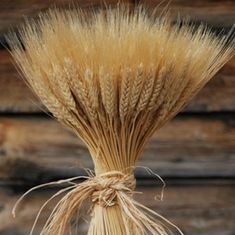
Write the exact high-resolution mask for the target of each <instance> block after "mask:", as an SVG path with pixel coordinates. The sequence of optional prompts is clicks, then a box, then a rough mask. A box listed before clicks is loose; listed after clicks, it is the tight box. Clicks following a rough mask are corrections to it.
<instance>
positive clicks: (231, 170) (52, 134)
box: [0, 116, 235, 185]
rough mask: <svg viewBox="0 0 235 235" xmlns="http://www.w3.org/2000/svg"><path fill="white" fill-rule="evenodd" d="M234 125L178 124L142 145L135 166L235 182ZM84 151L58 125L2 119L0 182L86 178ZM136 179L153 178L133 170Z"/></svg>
mask: <svg viewBox="0 0 235 235" xmlns="http://www.w3.org/2000/svg"><path fill="white" fill-rule="evenodd" d="M234 137H235V123H234V116H230V117H227V116H225V117H223V116H222V117H214V118H207V117H200V116H199V117H190V116H186V117H181V118H176V119H175V120H173V121H172V122H170V123H169V124H167V125H166V126H165V127H163V128H162V129H161V130H159V131H158V132H157V133H155V134H154V136H153V137H152V139H151V140H150V141H149V142H148V144H147V145H146V149H145V151H144V153H143V156H142V157H141V158H140V160H139V162H138V163H137V165H139V166H147V167H150V168H151V169H152V170H154V171H155V172H157V173H158V174H159V175H161V176H162V177H183V178H185V177H186V178H187V177H197V178H198V177H202V178H203V177H216V178H218V177H235V148H234V146H235V138H234ZM82 167H88V168H92V163H91V159H90V157H89V153H88V151H87V149H86V147H85V145H84V144H83V143H82V142H81V141H79V139H78V138H77V137H76V136H75V135H73V134H72V133H71V132H70V131H69V130H66V129H64V128H63V127H62V126H61V125H60V124H58V123H57V122H56V121H52V120H50V119H44V118H23V117H22V118H17V119H15V118H0V179H1V180H3V181H4V180H5V181H6V182H11V181H16V182H22V181H26V182H27V183H28V184H29V185H31V184H35V183H37V184H38V183H41V182H45V181H47V180H49V179H59V178H64V177H70V176H71V177H72V176H75V175H76V176H77V175H80V174H84V170H82V169H81V168H82ZM136 174H137V177H147V178H149V177H150V178H152V177H153V176H151V175H149V174H148V173H147V172H146V170H144V169H141V168H137V169H136Z"/></svg>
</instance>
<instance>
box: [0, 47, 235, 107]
mask: <svg viewBox="0 0 235 235" xmlns="http://www.w3.org/2000/svg"><path fill="white" fill-rule="evenodd" d="M234 71H235V58H233V59H232V60H231V61H230V62H229V63H228V64H227V65H225V66H224V68H222V69H221V71H220V72H219V73H218V74H217V75H216V76H215V77H214V78H213V79H212V80H211V81H210V82H209V83H208V84H207V85H206V86H205V88H204V89H203V90H202V91H200V93H199V94H198V95H197V96H196V97H195V98H194V99H193V100H192V101H191V102H190V104H189V106H188V107H187V108H186V110H185V111H187V112H192V111H198V112H210V111H234V110H235V102H234V101H235V72H234ZM42 108H43V106H42V104H41V103H40V102H39V100H38V99H37V98H36V97H35V96H34V94H33V93H32V92H31V90H30V89H29V88H28V87H27V86H26V84H25V83H24V82H23V79H21V78H20V75H19V74H18V73H17V70H16V69H15V68H14V65H13V61H12V60H11V58H10V55H9V53H8V52H7V51H5V50H0V112H41V110H42Z"/></svg>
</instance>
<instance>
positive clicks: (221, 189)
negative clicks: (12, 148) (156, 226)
mask: <svg viewBox="0 0 235 235" xmlns="http://www.w3.org/2000/svg"><path fill="white" fill-rule="evenodd" d="M137 191H141V192H143V194H136V199H137V200H138V201H140V202H141V203H143V204H145V205H146V206H148V207H150V208H151V209H153V210H155V211H157V212H159V213H160V214H162V215H164V216H165V217H166V218H168V219H169V220H170V221H172V222H174V223H175V224H177V225H178V226H179V227H180V228H182V230H183V232H184V233H185V235H198V234H200V235H233V234H234V231H235V224H234V219H235V197H234V194H235V187H234V184H232V185H230V184H226V183H224V182H222V183H221V184H220V183H218V184H217V185H211V184H206V185H200V184H199V185H198V184H196V185H195V184H194V183H193V182H191V184H190V185H168V186H167V189H166V191H165V194H164V201H163V202H160V201H158V200H154V197H155V196H156V195H157V194H159V193H160V188H159V187H157V186H155V185H154V186H153V187H152V188H146V187H138V188H137ZM53 193H55V191H53V190H50V191H48V190H46V189H44V190H41V191H38V192H36V193H33V194H32V195H30V196H29V197H27V198H26V200H25V201H23V203H22V204H21V206H20V208H19V210H18V211H17V217H16V218H15V219H13V218H12V216H11V209H12V207H13V205H14V203H15V201H16V200H17V198H19V196H20V195H21V193H20V194H17V193H15V192H14V191H12V190H11V189H9V188H8V189H7V188H1V190H0V221H1V223H0V234H2V235H16V234H17V235H25V234H28V233H29V230H30V228H31V226H32V224H33V221H34V219H35V216H36V213H37V212H38V210H39V208H40V206H42V204H43V202H45V201H46V200H47V199H48V198H49V197H50V196H51V195H52V194H53ZM51 208H52V205H49V206H48V207H47V208H46V209H45V211H44V212H43V213H42V217H41V219H40V220H39V223H38V227H37V228H36V231H35V235H36V234H39V231H40V228H41V226H42V224H43V221H44V220H45V218H47V216H48V215H49V212H50V211H51ZM82 215H83V216H85V218H87V217H88V216H87V215H86V214H85V210H83V211H82ZM88 221H89V218H88ZM87 227H88V224H87V223H85V222H84V220H83V219H82V218H81V219H80V220H79V228H80V229H81V230H80V231H79V234H80V235H83V234H84V235H85V234H86V233H85V231H86V229H87ZM76 234H77V233H76Z"/></svg>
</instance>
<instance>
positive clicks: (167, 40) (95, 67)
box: [8, 6, 235, 235]
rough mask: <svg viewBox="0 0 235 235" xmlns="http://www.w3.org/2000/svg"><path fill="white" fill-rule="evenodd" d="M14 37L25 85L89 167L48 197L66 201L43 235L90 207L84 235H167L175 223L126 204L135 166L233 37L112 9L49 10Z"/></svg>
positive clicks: (227, 53)
mask: <svg viewBox="0 0 235 235" xmlns="http://www.w3.org/2000/svg"><path fill="white" fill-rule="evenodd" d="M20 38H21V40H19V39H18V37H17V36H16V35H14V34H11V35H10V37H9V38H8V40H9V42H10V45H11V49H12V55H13V57H14V59H15V61H16V63H17V65H18V67H19V68H20V71H21V72H22V74H23V76H24V77H25V79H26V81H27V83H28V84H29V85H30V86H31V87H32V89H33V90H34V91H35V93H36V94H37V95H38V96H39V98H40V99H41V100H42V102H43V103H44V104H45V106H46V107H47V108H48V110H49V111H50V112H51V113H52V114H53V115H54V117H56V118H57V119H58V120H59V121H60V122H61V123H63V124H65V125H66V126H69V127H70V128H72V129H73V131H74V132H75V133H76V134H77V135H78V136H79V138H80V139H82V140H83V141H84V142H85V143H86V145H87V147H88V149H89V151H90V154H91V157H92V159H93V161H94V165H95V175H94V176H89V177H87V180H85V181H84V182H83V183H80V184H77V183H74V182H73V180H68V181H64V182H67V183H70V184H69V185H70V186H69V187H68V188H66V189H64V190H62V191H60V192H59V193H58V194H56V195H54V197H56V196H57V195H59V194H60V193H65V195H64V197H63V198H62V199H61V200H60V201H59V202H58V204H57V205H56V207H55V209H54V210H53V212H52V214H51V216H50V217H49V218H48V221H47V222H46V224H45V226H44V228H43V229H42V232H41V234H45V235H49V234H50V235H62V234H66V232H67V231H69V227H70V222H71V221H72V220H73V218H74V217H75V216H76V212H77V210H79V208H80V207H81V206H82V204H83V201H85V200H87V199H88V200H90V202H91V204H92V206H91V222H90V228H89V231H88V234H89V235H134V234H139V235H144V234H155V235H167V234H172V233H171V231H173V230H174V229H175V228H176V227H174V225H173V224H171V223H170V222H169V221H167V220H166V219H164V218H163V217H161V216H160V215H159V214H157V213H156V212H153V211H152V210H150V209H148V208H146V207H145V206H143V205H141V204H139V203H138V202H137V201H135V200H134V199H133V194H134V189H135V178H134V176H133V166H134V165H135V162H136V161H137V159H138V157H139V156H140V154H141V152H142V151H143V148H144V145H145V143H146V141H148V139H149V138H150V136H151V135H152V134H153V132H154V131H156V130H157V129H159V128H160V127H161V126H162V125H163V124H165V123H166V122H167V121H168V120H169V119H171V118H172V117H173V116H175V115H176V114H177V113H178V112H179V111H180V110H181V109H182V107H183V106H184V105H185V104H186V102H187V101H188V100H189V99H190V98H191V97H192V96H194V95H195V94H196V93H197V91H198V90H199V89H200V88H201V87H202V86H203V85H204V84H205V83H207V82H208V81H209V80H210V79H211V78H212V77H213V75H214V74H215V73H216V72H217V71H218V70H219V69H220V68H221V67H222V66H223V65H224V64H225V63H226V62H227V61H228V60H229V59H230V58H231V57H232V56H233V54H234V48H235V47H234V36H233V34H232V33H231V34H230V35H228V36H226V37H225V36H224V37H220V38H219V37H216V36H215V35H213V33H212V32H210V30H208V29H206V28H205V27H204V26H199V27H197V28H196V27H194V26H189V24H187V23H183V24H179V23H176V24H174V25H173V24H171V21H170V18H169V17H168V16H167V14H162V15H161V16H158V17H157V16H156V14H155V11H152V12H149V11H147V10H146V9H145V8H144V7H136V8H135V9H133V10H130V9H127V8H125V7H124V6H117V7H115V8H112V9H111V8H108V9H105V10H94V11H92V12H90V13H88V12H85V11H84V10H81V9H79V8H78V9H75V10H67V11H66V10H58V9H53V10H49V11H48V12H47V13H44V14H41V15H39V19H38V20H37V21H32V22H29V23H27V24H26V25H25V26H24V27H23V28H21V29H20ZM22 42H23V43H22ZM178 232H179V233H181V234H182V232H181V231H180V230H179V229H178Z"/></svg>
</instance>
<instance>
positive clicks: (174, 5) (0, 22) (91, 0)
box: [0, 0, 235, 35]
mask: <svg viewBox="0 0 235 235" xmlns="http://www.w3.org/2000/svg"><path fill="white" fill-rule="evenodd" d="M71 2H76V3H77V4H78V5H79V6H82V7H89V6H99V5H104V4H103V3H104V1H102V0H88V1H87V0H77V1H71V0H57V1H56V2H55V1H52V0H30V1H25V0H23V1H22V0H21V1H20V0H11V1H8V0H2V1H1V2H0V35H1V34H3V33H5V32H6V31H7V30H8V29H9V27H13V28H14V27H16V26H17V25H18V24H19V23H20V22H22V19H23V17H25V16H26V17H32V16H35V14H36V13H37V12H39V11H44V10H46V9H47V8H48V7H51V6H54V5H57V6H62V7H66V6H68V5H71ZM105 2H106V3H107V4H115V3H117V2H125V3H129V4H134V3H144V4H146V5H147V6H150V7H153V6H156V5H158V4H159V3H160V2H162V0H140V1H138V0H136V1H135V0H121V1H118V0H106V1H105ZM165 5H166V3H165ZM163 6H164V3H163V4H161V5H160V7H159V9H160V10H161V9H162V7H163ZM170 8H171V9H172V10H171V12H172V15H173V16H177V14H178V13H180V14H181V15H188V16H190V18H191V19H192V20H194V21H204V22H206V23H208V24H209V25H211V26H216V27H231V26H232V25H233V23H234V21H235V14H234V12H235V3H234V1H231V0H230V1H229V0H226V1H223V0H217V1H212V0H195V1H187V0H173V1H171V4H170Z"/></svg>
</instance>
